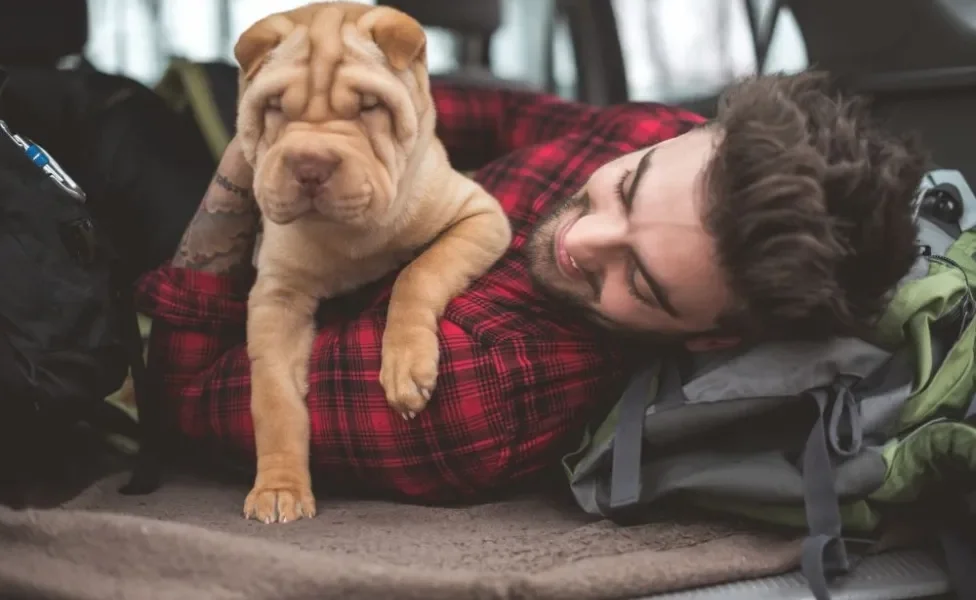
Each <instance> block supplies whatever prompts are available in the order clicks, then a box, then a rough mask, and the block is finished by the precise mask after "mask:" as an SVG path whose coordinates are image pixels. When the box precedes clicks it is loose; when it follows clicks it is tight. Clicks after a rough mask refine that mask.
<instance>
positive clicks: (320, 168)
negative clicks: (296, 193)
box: [285, 153, 342, 193]
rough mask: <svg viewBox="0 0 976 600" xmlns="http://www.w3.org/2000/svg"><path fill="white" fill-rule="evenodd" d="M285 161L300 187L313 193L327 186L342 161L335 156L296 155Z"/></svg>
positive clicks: (316, 154) (318, 154) (317, 154)
mask: <svg viewBox="0 0 976 600" xmlns="http://www.w3.org/2000/svg"><path fill="white" fill-rule="evenodd" d="M285 161H286V166H287V167H288V169H289V170H290V171H291V172H292V174H293V175H294V177H295V180H296V181H297V182H298V185H300V186H301V187H302V189H303V190H304V191H306V192H309V193H311V192H315V191H316V190H318V189H319V188H320V187H322V186H323V185H325V183H326V182H327V181H328V180H329V179H330V178H331V177H332V175H333V174H335V172H336V169H337V168H338V167H339V164H340V163H341V162H342V159H340V158H339V157H338V156H335V155H333V154H321V153H314V154H313V153H296V154H292V155H290V156H288V157H287V158H286V159H285Z"/></svg>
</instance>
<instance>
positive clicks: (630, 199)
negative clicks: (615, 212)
mask: <svg viewBox="0 0 976 600" xmlns="http://www.w3.org/2000/svg"><path fill="white" fill-rule="evenodd" d="M655 148H657V146H654V147H652V148H651V149H650V150H648V151H647V152H645V153H644V156H642V157H641V159H640V161H639V162H638V163H637V168H636V169H635V170H634V180H633V181H631V182H630V189H629V190H627V196H626V197H625V198H624V209H625V210H626V211H627V215H628V216H629V215H630V210H631V208H633V206H634V196H636V195H637V188H638V187H640V180H641V177H643V176H644V174H645V173H647V170H648V168H650V166H651V157H652V156H653V155H654V149H655Z"/></svg>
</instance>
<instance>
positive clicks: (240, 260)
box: [172, 137, 260, 276]
mask: <svg viewBox="0 0 976 600" xmlns="http://www.w3.org/2000/svg"><path fill="white" fill-rule="evenodd" d="M253 179H254V172H253V170H252V169H251V166H250V165H248V164H247V161H246V160H244V155H243V154H242V153H241V149H240V144H239V142H238V140H237V138H236V137H235V138H234V139H232V140H231V142H230V144H228V145H227V149H226V150H225V151H224V154H223V156H222V157H221V159H220V164H219V165H218V166H217V172H216V173H215V174H214V177H213V180H212V181H211V182H210V186H209V187H208V188H207V193H206V194H204V196H203V200H202V201H201V202H200V207H199V208H198V209H197V212H196V214H195V215H194V216H193V219H192V220H191V221H190V224H189V226H187V228H186V231H185V232H184V233H183V239H182V240H180V245H179V247H178V248H177V250H176V255H175V256H174V257H173V260H172V264H173V266H174V267H185V268H188V269H196V270H198V271H207V272H210V273H224V274H229V275H235V276H236V275H240V274H242V273H246V272H248V271H249V270H250V264H251V254H252V252H253V249H254V241H255V236H256V234H257V230H258V223H259V219H260V213H259V212H258V207H257V203H256V202H255V200H254V194H253V192H252V191H251V187H252V182H253Z"/></svg>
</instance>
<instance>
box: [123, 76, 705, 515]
mask: <svg viewBox="0 0 976 600" xmlns="http://www.w3.org/2000/svg"><path fill="white" fill-rule="evenodd" d="M434 98H435V102H436V106H437V110H438V115H439V116H438V118H439V124H438V133H439V135H440V137H441V139H442V140H443V142H444V144H445V145H446V146H447V148H448V151H449V152H450V154H451V157H452V160H453V162H454V164H455V166H460V167H462V168H464V165H465V164H468V165H470V164H480V165H484V166H482V167H481V169H480V170H478V171H477V173H476V175H475V179H477V180H478V181H479V182H480V183H481V184H482V185H483V186H484V187H485V189H487V190H488V191H489V192H491V193H493V194H494V195H495V196H496V197H497V198H498V199H499V200H500V201H501V202H502V204H503V205H504V208H505V210H506V212H507V214H508V216H509V218H510V219H511V223H512V229H513V234H514V236H513V242H512V246H511V248H510V250H509V251H508V252H507V254H505V256H504V257H503V258H502V259H501V260H500V261H499V262H498V263H497V264H496V265H495V266H494V268H492V269H491V271H490V272H488V273H487V274H486V275H485V276H483V277H482V278H481V279H480V280H478V281H476V282H475V283H474V284H473V285H472V286H471V287H470V289H469V290H468V291H466V292H465V293H464V294H463V295H462V296H460V297H459V298H457V299H455V300H454V301H453V302H451V303H450V305H449V306H448V307H447V310H446V312H445V314H444V317H443V320H442V321H441V324H440V345H441V362H440V373H439V378H438V381H437V389H436V392H435V394H434V397H433V399H432V400H431V402H430V403H429V404H428V407H427V409H426V410H425V411H424V412H422V413H421V414H420V415H419V416H418V417H417V419H416V420H414V421H410V422H406V421H404V420H403V419H402V418H401V417H400V416H399V415H398V414H396V413H395V412H393V411H392V410H391V409H390V408H389V407H388V406H387V404H386V400H385V398H384V395H383V389H382V387H381V386H380V383H379V379H378V376H379V369H380V341H381V339H382V332H383V325H384V322H385V316H386V306H387V299H388V295H389V290H390V287H391V284H392V281H393V279H394V277H395V275H391V276H389V277H387V278H386V279H385V280H383V281H381V282H379V283H377V284H374V285H370V286H368V287H367V288H365V289H362V290H360V291H359V292H356V293H354V294H353V295H352V296H351V297H347V298H342V299H336V300H333V301H329V302H326V303H324V304H323V310H322V311H321V314H322V315H324V316H322V317H321V319H320V326H321V329H320V332H319V334H318V337H317V339H316V342H315V345H314V348H313V353H312V357H311V363H310V364H311V366H310V369H309V371H310V381H309V383H310V387H309V394H308V406H309V413H310V417H311V464H312V468H313V473H314V475H315V476H316V477H320V478H321V479H322V480H323V481H324V482H325V484H326V486H327V488H332V489H337V490H341V489H345V488H344V487H340V486H350V485H352V486H356V487H357V488H360V489H362V488H365V489H367V490H369V491H372V492H379V493H386V494H394V495H398V496H401V497H406V498H411V499H414V500H419V501H428V502H437V501H450V500H462V499H470V498H472V497H473V496H475V495H476V494H478V493H481V492H485V491H487V490H489V489H492V488H498V487H501V486H504V485H507V484H513V483H516V482H520V481H523V480H525V479H526V478H527V477H529V476H532V475H533V474H537V473H538V472H539V471H540V470H542V469H544V468H546V467H549V466H552V465H554V464H555V463H556V461H558V459H559V458H560V456H561V454H562V453H564V452H565V451H567V450H568V449H572V448H575V447H577V446H578V444H579V441H580V438H579V436H580V434H581V432H582V429H583V427H584V425H585V423H586V421H587V419H588V418H589V417H590V416H592V414H593V411H594V410H599V409H600V407H601V406H602V408H603V409H604V410H606V409H607V408H608V406H609V405H611V404H612V403H613V402H615V401H616V400H617V397H618V394H619V392H620V390H621V389H622V386H623V385H624V384H625V383H626V378H627V375H628V373H629V370H628V368H627V362H626V361H627V360H629V359H633V358H634V357H633V354H634V352H633V351H631V352H627V351H626V350H625V349H624V347H623V345H622V344H621V343H619V342H617V343H614V342H611V341H610V340H609V339H608V338H607V336H605V335H602V334H601V333H599V332H597V331H596V330H595V329H594V328H593V326H592V325H589V324H586V323H582V322H579V320H578V319H573V318H571V317H570V316H569V315H568V314H567V313H566V312H564V311H562V310H560V307H559V306H558V305H554V304H552V301H551V300H549V299H547V298H546V297H545V296H543V295H542V294H541V293H540V291H539V290H538V289H536V288H535V287H534V286H533V283H532V281H531V280H530V277H529V272H528V268H527V259H526V254H525V251H524V248H525V244H526V239H527V237H528V235H529V233H530V231H531V229H532V227H533V225H534V224H535V223H536V220H537V218H538V215H539V214H540V213H541V212H543V211H544V210H545V209H546V208H547V207H549V206H550V205H551V204H553V203H556V202H560V201H562V200H563V199H564V198H566V197H567V196H569V195H570V194H572V193H573V192H575V191H576V190H578V189H579V188H580V187H581V186H582V185H583V184H584V182H586V180H587V178H588V177H589V176H590V174H591V173H592V172H593V171H594V170H595V169H596V168H597V167H599V166H601V165H602V164H604V163H606V162H607V161H609V160H611V159H613V158H615V157H617V156H620V155H621V154H624V153H627V152H631V151H634V150H637V149H639V148H642V147H646V146H649V145H651V144H654V143H656V142H658V141H661V140H663V139H667V138H670V137H673V136H676V135H678V134H680V133H682V132H683V131H685V130H687V129H688V128H690V127H691V126H692V125H693V124H694V123H698V122H700V121H701V119H700V118H699V117H697V116H696V115H693V114H690V113H688V112H685V111H683V110H678V109H673V108H668V107H664V106H660V105H656V104H646V103H642V104H629V105H622V106H616V107H612V108H602V109H601V108H595V107H591V106H586V105H581V104H575V103H567V102H564V101H562V100H560V99H559V98H556V97H552V96H543V95H535V94H530V93H525V92H515V91H497V90H485V89H466V88H457V87H450V86H437V87H435V90H434ZM242 283H244V285H242ZM248 283H249V282H235V281H232V280H230V279H229V278H227V277H223V276H218V275H213V274H207V273H200V272H194V271H191V270H186V269H179V268H174V267H171V266H168V265H167V266H163V267H161V268H159V269H158V270H156V271H154V272H151V273H149V274H148V275H146V276H145V277H144V278H143V279H142V281H141V282H140V286H139V294H138V295H139V304H140V310H141V311H142V312H143V313H145V314H147V315H149V316H151V317H152V318H153V319H154V324H153V329H152V336H151V340H150V363H151V367H152V368H153V369H154V370H155V371H156V372H157V374H158V376H159V377H161V381H162V385H163V389H164V398H163V400H164V401H165V409H164V410H165V412H166V415H167V417H169V420H170V423H171V424H172V425H174V426H175V427H176V428H177V429H178V431H179V432H180V433H181V434H182V435H184V436H188V437H189V438H191V439H194V440H200V441H209V442H217V444H218V445H219V446H220V447H221V448H223V449H225V450H229V451H231V452H232V453H235V454H238V455H240V456H243V457H245V458H248V459H250V458H252V457H253V455H254V437H253V436H254V434H253V429H252V422H251V416H250V412H249V402H250V400H249V394H250V385H249V365H248V358H247V354H246V350H245V345H244V331H245V326H244V325H245V315H246V305H245V303H246V293H245V290H246V289H247V284H248Z"/></svg>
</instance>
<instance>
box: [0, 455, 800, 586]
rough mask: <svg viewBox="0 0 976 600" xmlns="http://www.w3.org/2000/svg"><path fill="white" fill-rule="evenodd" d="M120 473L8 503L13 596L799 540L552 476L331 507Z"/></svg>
mask: <svg viewBox="0 0 976 600" xmlns="http://www.w3.org/2000/svg"><path fill="white" fill-rule="evenodd" d="M124 481H125V473H115V474H109V475H107V476H105V477H103V478H102V479H101V480H100V481H98V482H97V483H96V484H95V485H93V486H91V487H89V488H87V489H85V490H83V491H82V492H81V493H80V494H77V495H76V496H74V497H73V498H71V499H69V500H68V501H66V502H63V503H61V505H60V506H59V507H55V508H49V509H34V510H29V511H11V510H6V509H4V510H0V596H2V597H18V598H30V599H34V598H45V599H47V598H63V599H71V600H75V599H77V600H82V599H89V598H90V599H93V600H94V599H96V598H98V599H103V598H133V599H143V598H145V599H157V598H158V599H163V598H166V599H169V598H173V599H179V600H184V599H186V598H201V599H203V598H206V599H210V598H213V599H218V598H220V599H222V598H269V599H270V598H276V599H279V598H280V599H285V598H313V597H314V598H343V599H347V600H356V599H359V598H364V599H365V598H391V599H392V598H418V599H419V598H425V599H432V600H433V599H438V598H445V599H447V598H451V599H457V600H464V599H467V598H472V599H473V598H547V599H548V598H551V599H565V600H576V599H578V600H589V599H598V598H599V599H602V598H635V597H640V596H645V595H650V594H653V593H659V592H663V591H669V590H675V589H681V588H687V587H693V586H698V585H708V584H715V583H720V582H726V581H731V580H737V579H743V578H750V577H758V576H764V575H769V574H773V573H780V572H784V571H787V570H790V569H792V568H794V567H795V566H796V565H797V563H798V558H799V540H798V539H796V538H793V537H792V536H786V537H784V536H783V535H779V534H776V533H773V532H760V531H756V530H752V529H750V528H747V527H745V526H743V525H741V524H736V523H730V522H727V521H725V522H718V521H709V520H707V519H705V518H704V517H702V515H696V516H694V517H681V516H678V515H673V514H671V515H661V516H660V517H659V518H658V519H656V520H655V521H654V522H651V523H648V524H645V525H639V526H633V527H626V528H622V527H618V526H616V525H614V524H612V523H609V522H607V521H603V520H594V519H592V518H589V517H587V516H586V515H584V514H582V513H581V512H580V511H579V510H578V509H577V508H575V507H574V506H573V505H572V504H571V503H569V502H568V501H567V499H566V498H563V497H557V496H556V495H554V494H547V493H542V492H537V493H529V494H526V495H522V496H519V497H517V498H513V499H510V500H505V501H501V502H496V503H490V504H483V505H477V506H467V507H460V508H434V507H423V506H413V505H404V504H396V503H388V502H379V501H365V500H340V499H334V498H328V497H325V498H320V501H319V516H317V517H316V518H315V519H312V520H302V521H298V522H296V523H289V524H287V525H264V524H260V523H256V522H254V521H247V520H245V519H243V517H242V516H241V507H242V503H243V499H244V495H245V494H246V493H247V487H246V485H237V484H234V483H228V482H215V481H213V480H208V479H203V478H201V477H199V476H190V475H181V476H176V477H170V478H168V479H167V482H166V484H165V485H164V486H163V487H162V488H161V489H160V490H159V491H157V492H155V493H154V494H151V495H149V496H136V497H131V496H123V495H121V494H119V493H118V492H117V491H116V490H117V488H118V487H119V486H120V485H121V484H122V483H123V482H124Z"/></svg>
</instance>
